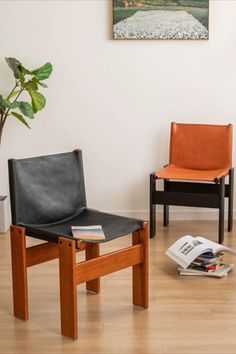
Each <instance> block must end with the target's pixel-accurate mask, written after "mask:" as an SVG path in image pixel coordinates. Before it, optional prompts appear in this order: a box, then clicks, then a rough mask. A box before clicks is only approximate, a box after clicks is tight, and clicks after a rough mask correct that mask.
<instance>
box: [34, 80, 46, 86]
mask: <svg viewBox="0 0 236 354" xmlns="http://www.w3.org/2000/svg"><path fill="white" fill-rule="evenodd" d="M35 81H36V82H37V83H38V84H39V85H40V86H42V87H48V85H46V84H45V83H44V82H41V81H38V80H35Z"/></svg>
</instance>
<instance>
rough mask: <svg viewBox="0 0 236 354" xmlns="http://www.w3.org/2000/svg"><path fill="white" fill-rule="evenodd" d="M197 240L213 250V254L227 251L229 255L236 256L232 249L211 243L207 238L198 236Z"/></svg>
mask: <svg viewBox="0 0 236 354" xmlns="http://www.w3.org/2000/svg"><path fill="white" fill-rule="evenodd" d="M195 240H198V241H199V242H201V243H203V244H204V245H206V246H207V247H209V248H211V249H212V251H213V253H219V252H222V251H226V252H229V253H233V254H236V251H234V250H232V249H231V248H229V247H226V246H223V245H220V244H219V243H216V242H213V241H210V240H208V239H206V238H205V237H202V236H197V237H195Z"/></svg>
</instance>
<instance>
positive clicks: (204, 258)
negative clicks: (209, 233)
mask: <svg viewBox="0 0 236 354" xmlns="http://www.w3.org/2000/svg"><path fill="white" fill-rule="evenodd" d="M224 252H228V253H232V254H236V251H234V250H232V249H230V248H229V247H226V246H223V245H220V244H218V243H216V242H213V241H210V240H207V239H206V238H204V237H201V236H198V237H193V236H190V235H187V236H183V237H181V238H180V239H179V240H177V241H176V242H175V243H174V244H173V245H172V246H171V247H170V248H168V250H167V251H166V254H167V256H169V257H170V258H171V259H173V260H174V261H175V262H176V263H177V264H179V265H180V267H179V268H178V270H179V273H180V275H202V276H213V277H218V278H221V277H224V276H227V274H228V272H229V271H230V270H231V269H232V268H233V264H227V263H224V260H223V258H224Z"/></svg>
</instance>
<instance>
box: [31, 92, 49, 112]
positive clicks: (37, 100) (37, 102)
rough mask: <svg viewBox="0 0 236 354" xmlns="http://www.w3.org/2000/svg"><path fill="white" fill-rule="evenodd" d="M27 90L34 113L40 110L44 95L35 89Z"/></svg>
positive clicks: (43, 102) (43, 104)
mask: <svg viewBox="0 0 236 354" xmlns="http://www.w3.org/2000/svg"><path fill="white" fill-rule="evenodd" d="M28 92H29V94H30V96H31V99H32V102H31V104H32V107H33V111H34V113H36V112H38V111H41V110H42V109H43V108H44V106H45V104H46V99H45V97H44V96H43V95H42V94H41V93H39V92H37V91H35V90H28Z"/></svg>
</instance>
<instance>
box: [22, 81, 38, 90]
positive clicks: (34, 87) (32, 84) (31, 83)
mask: <svg viewBox="0 0 236 354" xmlns="http://www.w3.org/2000/svg"><path fill="white" fill-rule="evenodd" d="M24 87H25V89H26V90H27V91H29V90H34V91H37V90H38V84H37V82H36V81H35V80H30V81H28V82H26V84H25V85H24Z"/></svg>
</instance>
